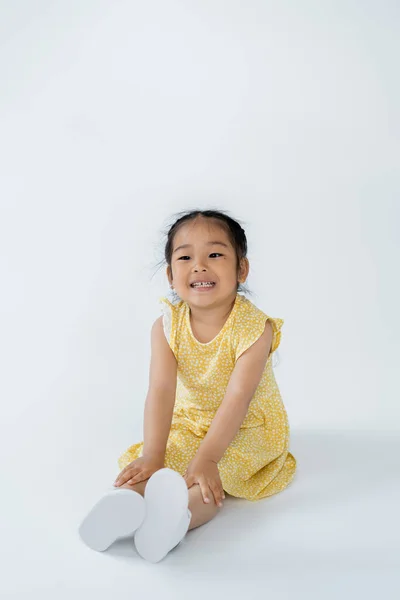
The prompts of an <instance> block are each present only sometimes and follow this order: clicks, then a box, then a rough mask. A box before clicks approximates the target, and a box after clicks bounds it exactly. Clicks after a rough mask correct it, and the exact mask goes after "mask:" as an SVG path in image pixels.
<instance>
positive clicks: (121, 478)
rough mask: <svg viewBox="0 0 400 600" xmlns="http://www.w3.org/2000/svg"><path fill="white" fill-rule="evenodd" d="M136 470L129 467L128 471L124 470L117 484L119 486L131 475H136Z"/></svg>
mask: <svg viewBox="0 0 400 600" xmlns="http://www.w3.org/2000/svg"><path fill="white" fill-rule="evenodd" d="M137 473H138V471H137V469H134V470H132V469H129V471H126V472H125V473H124V474H123V475H122V477H120V478H119V480H118V483H117V486H121V485H124V483H126V482H127V481H129V480H130V479H131V478H132V477H135V476H136V475H137Z"/></svg>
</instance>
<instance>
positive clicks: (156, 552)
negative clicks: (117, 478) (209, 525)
mask: <svg viewBox="0 0 400 600" xmlns="http://www.w3.org/2000/svg"><path fill="white" fill-rule="evenodd" d="M144 500H145V503H146V516H145V518H144V521H143V523H142V525H141V526H140V527H139V529H138V530H137V531H136V533H135V536H134V540H135V546H136V550H137V551H138V554H139V555H140V556H141V557H142V558H144V559H145V560H148V561H150V562H152V563H157V562H159V561H160V560H162V559H163V558H164V557H165V556H166V555H167V554H168V552H170V550H172V549H173V548H175V546H177V545H178V544H179V543H180V542H181V541H182V539H183V538H184V537H185V535H186V533H187V531H188V529H189V525H190V520H191V518H192V513H191V512H190V510H189V509H188V504H189V492H188V488H187V485H186V481H185V480H184V479H183V477H181V476H180V475H179V473H177V472H176V471H173V470H172V469H168V468H164V469H159V470H158V471H156V472H155V473H154V474H153V475H152V476H151V477H150V479H149V481H148V482H147V485H146V489H145V492H144Z"/></svg>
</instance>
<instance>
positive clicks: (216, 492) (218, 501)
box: [209, 483, 222, 506]
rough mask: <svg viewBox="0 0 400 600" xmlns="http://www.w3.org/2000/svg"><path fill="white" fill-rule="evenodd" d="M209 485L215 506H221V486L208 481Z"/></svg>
mask: <svg viewBox="0 0 400 600" xmlns="http://www.w3.org/2000/svg"><path fill="white" fill-rule="evenodd" d="M209 485H210V488H211V491H212V493H213V495H214V499H215V504H216V505H217V506H222V494H221V488H220V487H219V486H218V485H217V484H216V483H210V484H209Z"/></svg>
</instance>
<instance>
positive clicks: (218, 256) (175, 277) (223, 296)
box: [167, 217, 249, 304]
mask: <svg viewBox="0 0 400 600" xmlns="http://www.w3.org/2000/svg"><path fill="white" fill-rule="evenodd" d="M248 271H249V265H248V260H247V258H243V259H242V260H241V265H240V269H239V271H238V270H237V257H236V252H235V249H234V247H233V246H232V244H231V242H230V240H229V237H228V234H227V233H226V231H225V229H224V227H223V226H221V225H218V223H216V222H215V221H214V220H211V219H207V218H204V217H197V218H196V219H194V220H192V221H190V222H188V223H184V224H183V225H182V226H181V227H180V228H179V229H178V231H177V232H176V234H175V237H174V240H173V248H172V256H171V267H170V266H168V267H167V277H168V280H169V282H170V284H172V285H173V286H174V289H175V291H176V293H177V294H178V296H179V297H180V298H181V299H182V300H184V301H187V302H189V303H191V302H192V303H195V304H197V303H201V304H204V303H205V302H207V303H209V302H211V303H214V302H215V301H216V300H218V301H220V300H228V299H229V300H232V298H235V296H236V293H237V282H238V281H239V282H241V283H242V282H244V281H245V280H246V277H247V274H248ZM199 280H200V281H205V282H207V281H208V282H213V285H212V286H211V287H193V286H192V285H191V284H192V283H193V282H195V281H199Z"/></svg>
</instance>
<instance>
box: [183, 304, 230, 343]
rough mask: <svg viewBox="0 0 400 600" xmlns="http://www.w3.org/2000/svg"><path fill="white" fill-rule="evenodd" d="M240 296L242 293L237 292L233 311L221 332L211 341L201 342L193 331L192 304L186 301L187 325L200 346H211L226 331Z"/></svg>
mask: <svg viewBox="0 0 400 600" xmlns="http://www.w3.org/2000/svg"><path fill="white" fill-rule="evenodd" d="M240 298H241V296H240V294H238V293H237V294H236V298H235V303H234V305H233V307H232V310H231V312H230V313H229V316H228V318H227V320H226V321H225V323H224V324H223V326H222V329H220V330H219V332H218V333H217V335H216V336H215V337H214V338H213V339H212V340H210V341H209V342H200V341H199V340H198V339H197V338H196V336H195V335H194V333H193V331H192V325H191V323H190V306H189V305H188V304H187V303H186V325H187V328H188V330H189V333H190V335H191V336H192V338H193V339H194V341H195V342H196V344H199V346H210V345H211V344H213V343H214V342H215V341H216V340H217V339H218V338H219V337H220V336H221V335H222V333H223V332H224V331H225V329H226V328H227V327H228V325H229V324H230V322H231V321H232V319H233V317H234V313H235V312H236V307H237V305H238V302H239V299H240Z"/></svg>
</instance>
